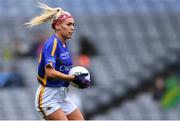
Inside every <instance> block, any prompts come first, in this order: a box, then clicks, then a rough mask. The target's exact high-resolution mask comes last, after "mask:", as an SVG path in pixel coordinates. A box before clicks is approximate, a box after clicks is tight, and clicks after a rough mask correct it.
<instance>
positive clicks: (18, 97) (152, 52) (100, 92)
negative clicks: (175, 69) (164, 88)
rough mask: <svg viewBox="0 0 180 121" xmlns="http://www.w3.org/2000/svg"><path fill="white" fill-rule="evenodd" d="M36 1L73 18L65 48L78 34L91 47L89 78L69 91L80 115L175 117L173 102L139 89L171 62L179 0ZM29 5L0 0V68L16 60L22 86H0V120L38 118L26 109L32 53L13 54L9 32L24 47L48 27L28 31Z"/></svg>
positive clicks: (74, 46) (175, 54)
mask: <svg viewBox="0 0 180 121" xmlns="http://www.w3.org/2000/svg"><path fill="white" fill-rule="evenodd" d="M41 1H42V2H45V3H46V4H49V5H50V6H60V7H62V8H64V9H66V10H68V11H70V12H71V13H72V14H73V16H74V17H75V20H76V25H75V26H76V32H75V35H74V36H73V38H72V40H71V42H70V43H69V46H70V49H71V50H72V53H75V54H76V53H78V48H79V45H78V42H79V40H78V38H79V36H87V37H89V38H90V40H91V41H92V43H94V45H95V46H96V48H97V50H98V52H99V55H98V56H94V57H92V58H91V64H90V67H89V69H90V71H91V72H92V74H93V77H94V78H93V79H94V81H95V82H96V83H95V85H94V86H92V87H90V88H88V89H87V90H76V93H77V95H78V96H79V99H81V101H82V110H83V113H84V115H85V118H86V119H93V120H95V119H99V120H102V119H124V120H125V119H137V120H138V119H146V120H149V119H160V120H163V119H180V110H179V109H180V108H179V107H176V108H173V109H171V110H168V111H164V110H163V109H161V108H160V106H159V104H158V103H157V102H155V101H154V100H152V99H151V94H150V93H149V92H143V93H139V92H142V91H139V90H140V89H142V88H143V87H144V88H146V87H147V88H149V87H150V86H148V85H150V84H152V83H153V79H154V77H155V76H156V75H158V74H160V73H163V72H164V71H166V70H167V69H168V68H169V66H171V65H174V64H177V63H178V61H179V54H180V47H179V45H180V41H179V38H180V35H179V30H180V17H179V12H180V1H179V0H141V1H140V0H113V1H112V0H68V1H66V0H64V1H59V0H53V1H51V0H41ZM16 3H18V4H16ZM35 4H36V2H35V1H34V0H28V1H24V0H0V36H1V39H0V58H1V59H0V63H3V64H1V65H2V66H3V67H2V70H1V67H0V73H1V71H3V70H4V69H5V68H6V67H5V66H6V64H7V65H8V63H13V62H14V61H16V62H17V65H18V67H19V68H20V70H17V71H20V72H21V73H22V74H23V75H24V76H25V82H26V85H27V86H26V87H23V88H22V87H17V88H2V89H0V95H1V97H0V120H6V119H10V120H25V119H26V120H38V119H41V118H40V116H39V115H38V113H37V112H36V111H35V109H34V95H35V91H36V88H37V81H36V67H37V58H32V57H29V56H28V55H27V57H25V58H23V59H21V58H16V57H13V43H14V41H15V38H17V37H18V38H20V39H21V42H22V45H21V49H22V51H23V52H28V50H29V48H30V46H31V45H32V44H33V41H32V40H33V39H34V38H33V37H34V35H33V34H34V33H35V32H36V31H38V30H39V31H41V30H45V29H47V31H50V30H49V29H48V27H47V26H48V25H47V26H44V27H42V26H40V27H38V28H35V30H28V29H26V28H25V27H24V23H25V22H27V21H28V20H29V18H32V17H34V16H35V15H36V14H37V13H39V9H37V8H35V7H34V6H35ZM7 8H8V10H7ZM7 50H8V51H9V53H7ZM9 65H11V64H9ZM22 65H25V66H26V68H24V66H22Z"/></svg>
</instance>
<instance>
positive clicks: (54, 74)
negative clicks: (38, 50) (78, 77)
mask: <svg viewBox="0 0 180 121" xmlns="http://www.w3.org/2000/svg"><path fill="white" fill-rule="evenodd" d="M46 76H47V77H48V78H55V79H61V80H64V81H73V80H74V76H71V75H67V74H63V73H61V72H59V71H56V70H55V69H53V68H46Z"/></svg>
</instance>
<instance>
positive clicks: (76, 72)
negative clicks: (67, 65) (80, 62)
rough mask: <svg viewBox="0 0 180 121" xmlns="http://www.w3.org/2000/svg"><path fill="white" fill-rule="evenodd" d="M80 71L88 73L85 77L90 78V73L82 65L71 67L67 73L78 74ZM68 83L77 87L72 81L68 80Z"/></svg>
mask: <svg viewBox="0 0 180 121" xmlns="http://www.w3.org/2000/svg"><path fill="white" fill-rule="evenodd" d="M82 73H88V75H87V76H86V77H85V78H86V79H88V80H90V73H89V71H88V70H87V69H86V68H85V67H83V66H75V67H73V68H72V69H71V70H70V71H69V75H76V74H77V75H78V74H82ZM70 84H71V85H72V86H74V87H78V85H76V84H75V83H73V82H70Z"/></svg>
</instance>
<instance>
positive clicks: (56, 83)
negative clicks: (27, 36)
mask: <svg viewBox="0 0 180 121" xmlns="http://www.w3.org/2000/svg"><path fill="white" fill-rule="evenodd" d="M55 39H56V40H57V45H56V49H55V56H54V62H55V70H56V71H59V72H61V73H64V74H68V73H69V71H70V69H71V68H72V58H71V55H70V52H69V50H68V48H67V47H64V46H63V44H62V42H61V41H60V40H59V39H58V38H55V36H52V38H51V39H50V40H48V41H47V42H46V43H45V45H44V47H43V50H42V61H41V62H40V63H39V68H38V75H39V76H40V77H42V78H43V80H45V81H44V82H45V85H46V86H47V87H62V86H65V87H68V86H69V82H68V81H63V80H60V79H49V78H47V79H45V64H44V61H45V50H46V49H47V47H48V46H47V45H48V44H51V43H52V42H53V40H55Z"/></svg>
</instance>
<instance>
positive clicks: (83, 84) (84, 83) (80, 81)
mask: <svg viewBox="0 0 180 121" xmlns="http://www.w3.org/2000/svg"><path fill="white" fill-rule="evenodd" d="M87 75H88V73H82V74H78V75H75V78H74V80H73V82H74V83H75V84H77V85H78V86H79V88H81V89H84V88H87V87H88V86H89V85H90V82H91V81H90V80H88V79H86V78H85V77H86V76H87Z"/></svg>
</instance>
